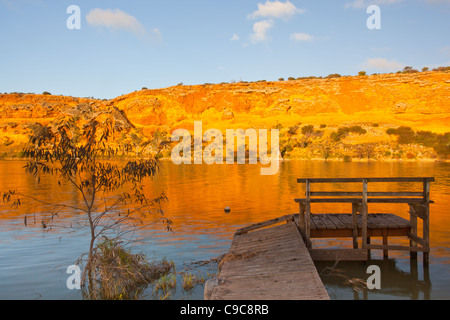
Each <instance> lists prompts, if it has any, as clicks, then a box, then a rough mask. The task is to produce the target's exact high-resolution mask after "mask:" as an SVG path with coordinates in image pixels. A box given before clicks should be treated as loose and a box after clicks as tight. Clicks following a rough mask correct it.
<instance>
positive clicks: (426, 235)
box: [423, 179, 430, 267]
mask: <svg viewBox="0 0 450 320" xmlns="http://www.w3.org/2000/svg"><path fill="white" fill-rule="evenodd" d="M423 202H424V203H423V204H424V206H425V212H424V213H425V216H424V219H423V240H424V242H425V244H426V246H427V248H428V249H429V248H430V181H429V180H428V179H424V180H423ZM429 257H430V253H429V252H424V253H423V266H424V267H428V265H429Z"/></svg>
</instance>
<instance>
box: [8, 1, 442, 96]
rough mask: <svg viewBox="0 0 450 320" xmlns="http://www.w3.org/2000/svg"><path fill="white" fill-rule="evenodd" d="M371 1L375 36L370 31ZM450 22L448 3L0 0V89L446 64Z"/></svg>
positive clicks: (91, 89)
mask: <svg viewBox="0 0 450 320" xmlns="http://www.w3.org/2000/svg"><path fill="white" fill-rule="evenodd" d="M372 4H375V5H378V6H379V8H380V9H381V29H380V30H369V29H368V28H367V24H366V21H367V19H368V18H369V17H370V14H368V13H367V12H366V11H367V8H368V6H369V5H372ZM70 5H77V6H78V7H79V8H80V13H81V14H80V18H81V19H80V21H81V25H80V27H81V28H80V29H74V30H70V29H68V28H67V24H66V22H67V19H68V18H69V17H71V14H68V13H67V8H68V7H69V6H70ZM449 16H450V0H370V1H369V0H321V1H317V0H316V1H314V0H303V1H301V0H289V1H285V0H280V1H278V0H273V1H270V0H269V1H267V0H227V1H219V0H191V1H186V0H165V1H151V0H150V1H148V0H147V1H144V0H129V1H106V0H90V1H81V0H79V1H76V0H70V1H65V0H59V1H53V0H52V1H51V0H0V33H1V46H0V92H34V93H42V92H43V91H49V92H51V93H53V94H63V95H71V96H78V97H91V96H93V97H96V98H114V97H117V96H119V95H122V94H126V93H129V92H132V91H135V90H140V89H141V88H142V87H148V88H163V87H169V86H172V85H176V84H178V83H180V82H183V83H184V84H186V85H189V84H202V83H206V82H208V83H220V82H231V81H240V80H244V81H257V80H268V81H269V80H277V79H278V78H281V77H282V78H288V77H291V76H292V77H296V78H297V77H301V76H326V75H328V74H331V73H339V74H341V75H354V74H357V73H358V71H361V70H365V71H367V72H369V73H384V72H391V71H398V70H401V69H402V68H403V67H404V66H413V67H414V68H417V69H419V68H420V69H421V68H422V67H424V66H428V67H436V66H442V65H450V36H449V34H450V19H449Z"/></svg>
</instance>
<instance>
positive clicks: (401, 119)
mask: <svg viewBox="0 0 450 320" xmlns="http://www.w3.org/2000/svg"><path fill="white" fill-rule="evenodd" d="M449 97H450V73H444V72H426V73H415V74H385V75H375V76H358V77H341V78H335V79H306V80H295V81H285V82H257V83H235V84H222V85H220V84H219V85H198V86H177V87H171V88H166V89H159V90H143V91H139V92H134V93H130V94H128V95H125V96H122V97H118V98H116V99H113V100H111V101H110V102H109V103H110V104H113V105H115V106H117V107H118V108H119V109H121V110H124V111H125V113H126V114H127V115H128V117H129V119H130V120H131V121H132V122H133V123H135V124H136V125H137V126H139V127H142V128H146V129H147V130H151V129H155V128H156V127H159V126H164V127H166V128H167V129H172V128H178V127H184V128H186V129H191V128H192V121H193V120H202V121H203V124H204V126H205V127H206V128H217V129H223V128H225V127H231V128H234V127H242V128H243V129H246V128H250V127H267V126H268V127H269V128H272V127H273V126H274V125H276V124H281V125H283V126H285V127H286V126H291V125H294V124H297V123H299V122H301V123H307V124H313V125H320V124H324V123H326V124H329V125H340V124H343V123H353V122H357V123H364V122H371V123H373V122H377V123H386V124H392V125H405V126H410V127H412V128H413V129H416V130H431V131H434V132H446V131H449V123H450V122H449V120H450V102H449Z"/></svg>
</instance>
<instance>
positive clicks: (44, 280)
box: [0, 161, 450, 299]
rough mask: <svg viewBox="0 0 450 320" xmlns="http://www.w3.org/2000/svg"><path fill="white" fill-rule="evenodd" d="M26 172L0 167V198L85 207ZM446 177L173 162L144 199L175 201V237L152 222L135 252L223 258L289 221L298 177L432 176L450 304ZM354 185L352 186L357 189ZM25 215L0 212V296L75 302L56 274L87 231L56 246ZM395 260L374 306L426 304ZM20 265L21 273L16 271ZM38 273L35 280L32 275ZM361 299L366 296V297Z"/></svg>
mask: <svg viewBox="0 0 450 320" xmlns="http://www.w3.org/2000/svg"><path fill="white" fill-rule="evenodd" d="M24 164H25V163H24V162H20V161H3V162H0V191H3V190H9V189H14V188H17V189H19V190H21V191H23V192H24V193H31V194H32V195H34V196H36V197H41V198H44V199H49V200H50V201H52V202H62V203H70V204H73V205H74V206H76V205H78V204H80V203H81V201H82V199H80V197H79V195H78V194H77V193H76V192H75V190H73V188H72V186H70V185H69V184H67V183H62V185H58V183H57V181H52V180H46V179H42V180H41V183H40V184H38V183H37V181H36V180H35V179H34V178H33V177H31V176H28V175H26V174H24V170H23V166H24ZM449 169H450V164H449V163H438V162H425V163H418V162H368V163H367V162H361V163H360V162H352V163H347V162H334V161H329V162H322V161H284V162H282V163H280V171H279V173H278V174H277V175H274V176H261V175H260V166H259V165H237V164H233V165H212V166H208V165H180V166H176V165H174V164H172V163H171V162H164V165H163V167H162V170H161V172H160V173H159V174H158V175H157V176H156V177H155V178H154V179H153V180H151V179H149V180H147V181H146V184H145V192H146V194H148V197H151V196H152V195H159V194H160V193H161V192H165V194H166V195H167V197H168V198H169V202H168V203H166V204H164V206H163V209H164V211H165V215H166V216H167V217H169V218H170V219H171V220H172V221H173V223H174V225H173V231H174V232H173V233H168V232H166V231H165V230H164V226H163V225H162V224H159V223H158V217H154V221H148V222H149V223H151V222H154V223H151V224H150V226H149V227H148V228H145V229H143V230H141V231H140V232H139V233H138V234H136V236H137V237H138V238H142V239H147V240H148V241H147V242H141V243H140V244H139V247H138V249H139V250H142V251H144V252H146V253H148V255H150V256H152V257H156V258H159V257H162V258H163V257H167V258H170V259H172V260H174V262H176V263H177V264H183V263H185V262H192V261H198V260H208V259H211V258H214V257H217V256H218V255H220V254H222V253H224V252H226V251H227V250H228V248H229V246H230V243H231V240H232V237H233V235H234V232H235V231H236V229H237V228H240V227H243V226H245V225H248V224H252V223H257V222H261V221H265V220H269V219H273V218H277V217H280V216H283V215H286V214H289V213H298V207H297V205H296V203H295V202H294V199H295V198H298V197H300V196H301V195H302V193H303V192H304V190H302V188H301V185H298V184H297V178H305V177H309V178H318V177H323V178H332V177H333V178H335V177H358V178H359V177H389V176H395V177H406V176H415V177H420V176H433V177H435V178H436V182H435V183H433V184H432V186H431V199H432V200H434V201H435V204H432V205H431V226H430V229H431V256H430V258H431V260H430V264H431V266H430V267H431V269H430V270H431V272H430V275H431V278H432V279H433V287H431V285H430V286H429V289H427V290H429V291H430V293H429V295H431V297H433V298H449V297H450V290H448V287H450V279H449V272H448V265H449V264H450V249H449V248H450V233H449V231H450V230H449V226H450V215H449V214H448V209H447V204H448V202H449V200H450V188H449V187H450V177H449V174H448V172H450V170H449ZM334 187H336V188H337V189H338V190H339V189H341V190H343V188H344V186H341V185H336V186H334ZM345 187H346V188H347V187H348V185H345ZM358 187H359V186H355V189H356V188H358ZM369 187H370V188H373V189H372V190H369V191H379V190H383V191H386V190H385V188H386V185H384V184H379V185H372V184H371V185H370V186H369ZM395 187H398V188H399V189H398V190H396V191H399V190H406V189H413V190H414V189H418V190H420V188H421V186H418V185H408V184H402V185H397V186H395ZM317 188H318V189H316V190H317V191H321V189H320V188H322V186H320V185H318V186H317ZM323 188H330V186H325V187H323ZM408 191H409V190H408ZM226 207H230V208H231V211H230V212H229V213H226V212H225V211H224V208H226ZM371 208H373V210H374V211H377V212H387V213H395V214H397V215H399V216H401V217H403V218H409V213H408V207H407V205H386V204H376V205H374V206H373V207H371ZM312 210H313V212H315V213H319V212H347V213H350V212H351V208H350V207H349V206H348V205H346V204H337V205H336V204H327V205H324V206H317V205H315V204H314V205H313V208H312ZM25 214H27V215H29V217H30V219H32V218H34V217H36V218H37V219H39V215H40V212H38V211H37V210H36V208H33V207H26V206H24V207H23V208H21V209H20V210H19V211H16V210H11V208H10V207H9V206H5V205H3V204H1V205H0V298H9V297H13V298H14V297H15V298H19V299H21V298H22V299H23V298H25V299H30V298H31V299H33V298H34V296H35V295H33V294H30V292H31V293H32V292H33V290H34V291H38V292H39V294H40V295H42V297H43V298H49V297H50V298H53V297H56V298H59V297H67V296H69V297H73V296H74V295H75V296H76V294H75V293H73V292H67V289H66V287H65V279H66V275H65V270H64V269H57V272H56V275H55V270H54V268H55V266H57V265H61V264H63V265H70V264H73V262H74V261H75V260H76V259H77V258H78V256H79V254H81V253H83V252H86V249H87V248H88V244H87V240H86V238H85V237H84V236H83V231H82V230H80V232H79V233H77V234H72V235H70V236H69V237H67V238H63V239H62V240H61V241H60V239H59V237H60V236H61V234H62V230H58V229H54V230H51V231H49V232H47V233H46V234H43V233H42V229H41V227H40V226H39V224H36V225H34V224H32V223H29V224H28V227H27V228H25V227H24V215H25ZM60 216H61V221H63V222H65V223H76V222H77V221H78V220H80V219H79V217H78V216H77V213H75V212H66V213H65V214H61V215H60ZM28 221H31V220H28ZM393 243H395V242H393ZM31 248H32V249H31ZM63 248H65V249H63ZM67 248H70V250H67ZM390 258H391V260H389V262H387V263H386V265H383V268H386V270H387V271H386V278H385V280H384V281H387V283H386V288H385V289H382V290H381V292H378V293H374V292H368V298H370V299H376V298H378V297H388V298H391V297H392V298H401V299H414V298H415V297H416V296H418V297H419V298H423V297H427V296H428V294H425V291H427V290H425V289H424V290H422V289H421V288H423V287H427V286H428V285H427V284H425V283H422V282H420V281H419V282H417V281H416V280H414V277H413V276H412V277H411V276H408V274H407V273H406V274H404V273H403V272H407V271H401V270H406V269H408V268H403V264H405V263H408V264H409V255H408V256H407V257H404V256H402V254H401V253H395V252H392V254H391V253H390ZM419 261H420V259H419ZM380 263H385V262H383V261H381V262H380ZM15 264H19V265H21V266H23V268H22V269H20V268H17V267H14V266H15ZM396 264H397V267H396ZM399 264H401V265H402V268H401V270H400V271H399V270H397V268H398V265H399ZM339 268H342V269H347V268H348V269H349V272H351V273H353V272H354V276H352V277H358V276H364V277H365V278H367V275H366V274H365V271H366V269H365V268H360V267H359V268H358V267H352V264H348V265H347V264H345V265H339ZM420 269H421V268H419V273H420V272H421V271H420ZM19 270H20V272H19ZM33 270H34V271H33ZM36 270H38V271H36ZM39 270H41V271H42V272H39ZM49 270H52V271H49ZM34 272H37V274H39V275H38V276H35V273H34ZM36 279H39V283H40V284H39V285H35V283H36ZM422 279H423V278H422ZM397 280H399V281H397ZM324 281H327V280H326V279H325V278H324ZM421 281H422V280H421ZM44 284H45V285H44ZM328 288H329V289H330V292H332V293H333V294H334V295H335V298H337V299H354V298H357V297H356V296H354V295H353V290H351V289H348V288H344V287H340V286H339V285H337V284H335V283H330V284H329V286H328ZM408 288H410V289H408ZM414 288H420V289H421V290H419V291H418V294H417V295H416V294H414V293H413V289H414ZM414 290H415V289H414ZM190 298H192V299H202V295H201V292H200V291H199V296H192V297H190ZM359 298H364V296H362V294H361V293H360V295H359Z"/></svg>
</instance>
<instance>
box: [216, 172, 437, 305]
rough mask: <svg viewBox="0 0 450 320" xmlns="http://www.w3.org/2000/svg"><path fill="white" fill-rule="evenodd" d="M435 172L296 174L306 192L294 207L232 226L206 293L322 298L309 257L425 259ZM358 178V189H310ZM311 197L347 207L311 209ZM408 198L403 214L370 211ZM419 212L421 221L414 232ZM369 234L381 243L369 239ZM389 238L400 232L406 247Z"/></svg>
mask: <svg viewBox="0 0 450 320" xmlns="http://www.w3.org/2000/svg"><path fill="white" fill-rule="evenodd" d="M433 181H434V178H428V177H427V178H337V179H298V183H300V184H305V190H306V191H305V198H301V199H295V202H297V203H298V204H299V207H300V210H299V211H300V212H299V213H298V214H292V215H287V216H283V217H281V218H276V219H273V220H269V221H266V222H261V223H258V224H254V225H251V226H248V227H245V228H242V229H239V230H237V232H236V234H235V236H234V238H233V242H232V244H231V247H230V250H229V253H228V255H226V257H225V258H224V259H223V260H222V262H221V271H220V274H219V278H218V285H217V286H216V287H214V289H213V291H212V293H211V299H212V300H328V299H329V296H328V294H327V292H326V290H325V287H324V285H323V283H322V281H321V279H320V277H319V275H318V273H317V270H316V268H315V265H314V261H327V260H331V261H357V260H367V259H368V258H369V256H370V251H371V250H382V251H383V253H384V258H386V259H387V258H388V252H389V251H390V250H402V251H403V250H405V251H409V252H410V256H411V260H417V253H418V252H422V253H423V264H424V267H428V264H429V252H430V246H429V243H430V242H429V233H430V229H429V222H430V203H433V201H431V200H430V184H431V182H433ZM346 183H353V184H354V183H356V184H359V185H360V187H361V190H357V191H312V185H316V184H334V185H335V184H346ZM369 183H370V184H371V185H372V184H375V183H388V184H392V183H396V184H398V183H421V187H422V188H421V190H420V191H397V192H392V191H382V192H379V191H377V192H369V188H368V185H369ZM313 203H348V204H351V205H352V206H351V213H344V214H313V213H312V212H311V204H313ZM372 203H388V204H394V203H395V204H399V203H400V204H407V205H408V206H409V209H410V211H409V213H410V219H409V220H406V219H404V218H401V217H399V216H397V215H395V214H392V213H383V214H380V213H370V214H369V204H372ZM418 219H421V220H422V222H423V227H422V236H419V234H418ZM373 237H380V238H382V239H383V245H374V244H371V243H370V242H371V241H370V240H371V238H373ZM390 237H406V238H407V239H409V242H410V245H409V246H395V245H389V242H388V239H389V238H390ZM313 238H350V239H353V248H351V249H319V248H313V246H312V241H311V239H313Z"/></svg>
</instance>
